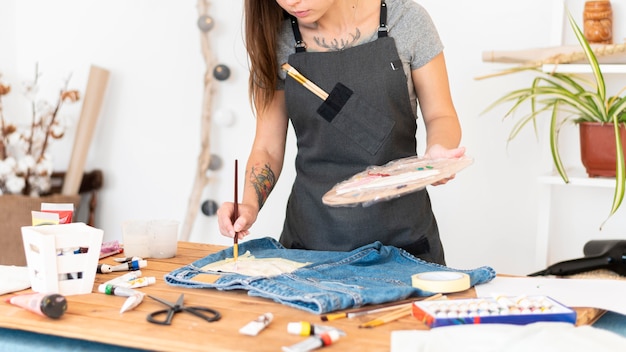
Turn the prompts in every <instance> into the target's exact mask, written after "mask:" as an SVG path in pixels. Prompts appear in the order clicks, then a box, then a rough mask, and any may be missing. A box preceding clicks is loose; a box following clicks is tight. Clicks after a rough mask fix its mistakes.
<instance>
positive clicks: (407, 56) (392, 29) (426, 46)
mask: <svg viewBox="0 0 626 352" xmlns="http://www.w3.org/2000/svg"><path fill="white" fill-rule="evenodd" d="M386 3H387V28H388V29H389V32H388V35H389V36H390V37H392V38H394V40H395V42H396V47H397V48H398V54H399V55H400V59H401V60H402V65H403V67H404V72H405V74H406V76H407V89H408V91H409V97H410V98H411V105H412V106H413V108H414V109H417V97H416V95H415V89H414V87H413V81H412V80H411V70H415V69H418V68H420V67H422V66H424V65H425V64H427V63H428V62H430V60H432V59H433V58H434V57H435V56H437V55H439V53H441V52H442V51H443V44H442V42H441V39H440V38H439V33H437V29H436V28H435V25H434V23H433V21H432V19H431V18H430V15H429V14H428V12H427V11H426V10H425V9H424V8H423V7H422V6H421V5H420V4H418V3H416V2H415V1H414V0H386ZM376 38H377V32H375V33H372V34H371V37H370V38H369V39H366V40H364V41H362V42H360V44H363V43H367V42H371V41H373V40H376ZM293 53H295V39H294V34H293V30H292V28H291V23H290V21H289V20H285V21H284V23H283V28H282V31H281V33H280V36H279V43H278V49H277V50H276V54H277V57H278V63H279V66H280V65H282V64H283V63H285V62H287V59H288V57H289V55H291V54H293ZM277 70H278V75H279V77H280V80H279V81H278V86H277V87H276V88H277V89H284V87H285V85H284V83H285V82H284V80H285V78H286V73H285V72H284V71H283V70H282V69H281V68H280V67H278V68H277ZM414 111H415V110H414Z"/></svg>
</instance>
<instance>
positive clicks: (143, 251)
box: [122, 220, 150, 258]
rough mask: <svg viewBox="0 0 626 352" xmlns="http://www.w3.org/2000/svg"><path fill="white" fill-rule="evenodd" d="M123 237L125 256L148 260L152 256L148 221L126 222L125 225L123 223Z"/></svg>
mask: <svg viewBox="0 0 626 352" xmlns="http://www.w3.org/2000/svg"><path fill="white" fill-rule="evenodd" d="M122 237H123V244H124V255H125V256H126V257H140V258H148V257H149V256H150V247H149V245H150V236H149V235H148V221H145V220H128V221H124V223H122Z"/></svg>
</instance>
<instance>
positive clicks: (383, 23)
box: [289, 0, 389, 53]
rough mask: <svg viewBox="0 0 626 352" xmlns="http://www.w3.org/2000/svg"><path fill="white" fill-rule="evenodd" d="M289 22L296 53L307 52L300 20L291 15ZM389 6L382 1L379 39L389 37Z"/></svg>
mask: <svg viewBox="0 0 626 352" xmlns="http://www.w3.org/2000/svg"><path fill="white" fill-rule="evenodd" d="M289 21H290V22H291V29H292V30H293V38H294V39H295V40H296V45H295V48H296V52H297V53H302V52H305V51H306V43H305V42H304V41H303V40H302V34H301V33H300V27H298V20H297V19H296V18H295V17H294V16H291V15H289ZM388 31H389V28H387V4H386V3H385V0H380V25H379V26H378V38H383V37H386V36H387V32H388Z"/></svg>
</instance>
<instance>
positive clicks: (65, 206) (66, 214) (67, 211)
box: [41, 203, 74, 224]
mask: <svg viewBox="0 0 626 352" xmlns="http://www.w3.org/2000/svg"><path fill="white" fill-rule="evenodd" d="M41 211H42V212H46V213H57V214H59V224H70V223H71V222H72V217H73V216H74V204H72V203H41Z"/></svg>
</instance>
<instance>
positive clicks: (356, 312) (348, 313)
mask: <svg viewBox="0 0 626 352" xmlns="http://www.w3.org/2000/svg"><path fill="white" fill-rule="evenodd" d="M419 300H420V299H419V298H416V297H412V298H408V299H403V300H401V301H394V302H389V303H383V304H377V305H372V306H366V307H360V308H353V309H348V310H345V311H343V312H337V313H330V314H325V315H322V316H321V319H322V321H332V320H337V319H343V318H355V317H358V316H361V315H368V314H374V313H380V312H384V311H386V310H392V309H397V308H400V307H402V306H404V305H408V304H413V302H417V301H419Z"/></svg>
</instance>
